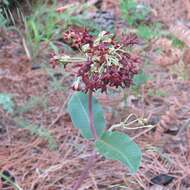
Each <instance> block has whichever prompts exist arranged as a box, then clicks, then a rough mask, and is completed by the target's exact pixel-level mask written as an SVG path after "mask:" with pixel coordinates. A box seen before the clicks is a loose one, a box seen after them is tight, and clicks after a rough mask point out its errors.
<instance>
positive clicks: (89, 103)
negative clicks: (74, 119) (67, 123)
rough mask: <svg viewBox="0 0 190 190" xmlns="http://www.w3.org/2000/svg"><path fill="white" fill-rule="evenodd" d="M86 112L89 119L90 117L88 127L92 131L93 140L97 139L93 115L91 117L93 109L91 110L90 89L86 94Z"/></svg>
mask: <svg viewBox="0 0 190 190" xmlns="http://www.w3.org/2000/svg"><path fill="white" fill-rule="evenodd" d="M88 112H89V119H90V129H91V132H92V135H93V137H94V139H95V140H97V139H98V135H97V132H96V128H95V127H94V117H93V111H92V91H91V90H90V91H89V94H88Z"/></svg>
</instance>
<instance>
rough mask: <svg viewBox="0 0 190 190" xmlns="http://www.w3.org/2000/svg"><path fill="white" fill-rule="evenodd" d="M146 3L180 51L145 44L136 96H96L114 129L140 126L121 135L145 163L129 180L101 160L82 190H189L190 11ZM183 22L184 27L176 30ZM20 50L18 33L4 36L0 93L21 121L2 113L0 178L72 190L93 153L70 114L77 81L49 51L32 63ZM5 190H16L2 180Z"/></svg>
mask: <svg viewBox="0 0 190 190" xmlns="http://www.w3.org/2000/svg"><path fill="white" fill-rule="evenodd" d="M141 2H145V3H147V4H148V5H150V6H151V8H152V12H153V16H152V17H151V19H152V20H151V22H157V21H160V22H162V23H163V25H164V31H169V32H171V33H173V34H174V35H175V37H176V38H179V39H180V40H181V41H183V43H184V44H183V46H182V47H181V46H180V47H179V46H174V45H173V44H172V40H171V39H168V38H167V37H165V36H164V37H163V36H160V37H156V38H153V39H151V40H148V41H146V46H143V47H141V46H140V47H137V49H136V51H137V52H138V53H139V54H141V55H142V56H143V59H144V64H143V66H142V69H143V71H144V73H145V76H147V81H146V82H145V83H144V84H142V85H141V86H140V87H139V89H138V90H137V91H134V90H133V89H128V90H124V91H116V92H114V93H112V94H102V95H99V94H98V95H97V96H98V99H99V100H100V101H101V102H102V104H103V105H104V108H105V110H106V120H107V125H108V126H109V127H110V126H112V125H114V124H117V123H120V122H122V121H124V120H125V119H126V118H127V117H128V116H130V118H129V121H133V120H135V119H138V121H137V122H135V126H136V128H135V129H128V128H121V129H120V130H122V131H124V132H126V133H127V134H128V135H129V136H131V137H132V138H133V139H134V140H135V142H136V143H137V144H139V145H140V147H141V150H142V152H143V158H142V163H141V167H140V169H139V171H138V172H137V173H136V174H135V175H133V176H131V175H130V174H129V172H128V170H127V168H125V167H124V166H122V165H121V164H120V163H118V162H116V161H110V160H105V159H103V158H102V157H100V156H98V157H97V158H96V159H97V160H96V164H95V166H94V167H93V168H92V170H91V171H90V173H89V176H88V177H87V178H86V179H85V181H84V183H83V184H82V186H81V188H80V190H85V189H89V190H90V189H93V190H109V189H110V190H120V189H121V190H122V189H129V190H138V189H139V190H140V189H142V190H188V189H190V181H189V178H190V95H189V94H190V49H189V46H190V43H189V42H188V39H187V40H185V39H186V38H187V35H186V36H185V34H184V33H185V32H182V31H183V30H184V28H185V29H186V30H187V32H190V21H189V22H188V12H187V10H186V6H185V5H184V4H183V3H179V2H181V1H180V0H179V1H175V2H174V1H160V5H158V4H156V5H154V4H155V3H154V1H152V2H151V1H148V0H144V1H141ZM184 2H185V1H184ZM171 3H172V6H170V4H171ZM116 4H117V3H115V1H106V0H105V1H103V4H102V6H101V9H102V10H107V9H108V10H113V11H114V13H115V14H116V16H117V14H118V8H115V7H116ZM179 6H180V7H181V8H180V9H179ZM166 13H167V14H166ZM178 19H182V20H183V21H184V22H183V25H182V24H181V22H180V24H176V21H177V20H178ZM184 23H187V25H185V24H184ZM188 23H189V25H188ZM174 27H175V28H174ZM117 30H118V33H120V30H121V28H117ZM188 30H189V31H188ZM187 32H186V33H187ZM189 34H190V33H189ZM22 45H23V44H22V39H21V38H20V37H19V36H18V35H17V34H15V33H14V32H7V31H6V32H5V35H1V36H0V92H1V93H8V94H11V96H12V98H13V100H14V104H15V106H16V108H15V110H16V113H15V114H14V118H15V119H13V118H12V117H13V116H12V115H11V114H9V113H6V112H5V111H4V110H3V109H1V108H0V171H2V172H5V171H6V172H8V173H9V174H10V175H11V176H12V177H13V178H15V180H16V184H18V186H19V187H20V188H21V189H23V190H61V189H62V190H70V188H71V186H72V185H73V183H74V181H75V180H76V179H77V177H78V176H79V175H80V172H81V171H82V169H83V167H84V165H85V162H86V161H87V159H88V157H89V155H90V152H91V150H92V146H91V144H90V143H89V142H88V141H86V140H84V139H83V138H82V137H81V136H80V135H79V133H78V131H77V130H76V129H75V128H73V126H72V123H71V120H70V118H69V115H68V113H67V112H66V103H67V100H68V98H69V97H70V95H71V94H72V89H70V87H69V86H70V85H71V82H70V79H71V78H70V77H69V76H68V75H67V74H65V72H64V69H63V68H62V67H60V68H59V67H58V68H56V69H52V68H51V67H50V66H48V53H49V52H48V50H47V52H46V53H45V54H44V55H43V56H42V57H40V58H37V59H35V61H29V60H28V58H27V56H26V53H25V51H24V48H23V46H22ZM41 46H42V49H43V46H44V44H41ZM141 48H142V49H141ZM42 54H43V53H42ZM46 55H47V56H46ZM44 57H45V58H44ZM41 59H43V62H46V64H45V65H46V66H47V67H46V66H45V67H44V64H42V66H41V64H40V61H41ZM36 65H37V66H36ZM145 76H144V77H145ZM145 78H146V77H145ZM142 80H144V78H142ZM142 125H143V128H140V126H142ZM131 127H133V126H131ZM0 189H2V190H4V189H14V188H13V187H11V185H9V184H4V182H3V180H2V179H1V180H0Z"/></svg>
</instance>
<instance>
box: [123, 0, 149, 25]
mask: <svg viewBox="0 0 190 190" xmlns="http://www.w3.org/2000/svg"><path fill="white" fill-rule="evenodd" d="M120 10H121V14H122V18H123V19H124V20H127V22H128V24H129V25H130V26H136V25H137V24H138V22H139V21H143V20H144V19H145V18H146V16H147V15H148V14H149V12H150V10H149V8H148V7H146V6H145V5H143V4H138V3H137V2H136V0H120Z"/></svg>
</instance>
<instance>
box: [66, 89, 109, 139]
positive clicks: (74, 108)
mask: <svg viewBox="0 0 190 190" xmlns="http://www.w3.org/2000/svg"><path fill="white" fill-rule="evenodd" d="M92 111H93V114H94V126H95V128H96V131H97V134H98V136H101V135H102V133H103V132H104V129H105V127H106V125H105V120H104V115H103V110H102V107H101V105H100V104H99V103H98V101H97V100H96V99H95V98H94V97H93V98H92ZM68 112H69V115H70V116H71V120H72V122H73V125H74V127H76V128H78V129H79V130H80V132H81V134H82V135H83V136H84V137H85V138H87V139H91V138H93V136H92V133H91V130H90V125H89V124H90V123H89V113H88V95H86V94H85V93H82V92H76V93H75V94H73V95H72V96H71V98H70V100H69V102H68Z"/></svg>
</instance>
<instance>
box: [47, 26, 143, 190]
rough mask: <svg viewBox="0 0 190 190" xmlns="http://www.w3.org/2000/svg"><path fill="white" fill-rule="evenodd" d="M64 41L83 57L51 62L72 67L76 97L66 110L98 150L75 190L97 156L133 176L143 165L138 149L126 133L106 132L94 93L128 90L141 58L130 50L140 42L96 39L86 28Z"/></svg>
mask: <svg viewBox="0 0 190 190" xmlns="http://www.w3.org/2000/svg"><path fill="white" fill-rule="evenodd" d="M63 38H64V41H66V42H67V43H69V44H70V46H71V47H73V48H78V49H80V51H81V55H82V56H81V57H73V56H69V55H65V54H64V53H63V54H55V55H53V56H52V58H51V61H50V63H51V64H52V65H53V67H56V66H57V65H58V64H59V63H61V64H64V67H65V68H67V67H68V64H72V65H73V66H72V68H74V69H71V70H72V71H71V75H72V76H74V77H75V81H74V83H73V85H72V89H73V90H74V93H73V95H72V96H71V98H70V99H69V101H68V104H67V110H68V113H69V115H70V117H71V120H72V123H73V125H74V127H75V128H77V129H79V131H80V133H81V135H82V136H83V137H84V138H86V139H88V140H91V141H93V143H94V147H95V150H94V152H93V153H92V156H91V157H90V158H89V160H88V161H87V163H86V167H85V168H84V170H83V171H82V173H81V175H80V177H79V178H78V180H77V181H76V183H74V185H73V187H72V190H77V189H78V188H79V187H80V186H81V184H82V183H83V180H84V179H85V178H86V176H87V175H88V171H89V170H90V169H91V167H92V166H93V165H94V164H95V158H96V156H97V154H98V153H99V154H101V155H103V156H104V157H105V158H107V159H111V160H118V161H120V162H121V163H123V164H124V165H126V166H127V167H128V169H129V171H130V172H131V174H134V173H136V172H137V170H138V168H139V166H140V162H141V150H140V148H139V146H138V145H137V144H136V143H135V142H134V141H133V140H132V139H131V138H130V137H129V136H128V135H126V134H125V133H122V132H118V131H110V130H109V131H108V130H106V124H105V119H104V113H103V109H102V106H101V104H100V103H99V102H98V100H97V99H96V98H95V97H94V96H93V93H95V92H96V91H98V90H99V91H100V92H102V93H104V92H106V91H107V90H108V88H118V87H121V88H128V87H130V85H131V84H132V79H133V76H134V75H136V74H137V73H138V71H139V69H138V68H139V63H140V61H139V60H140V59H139V57H138V56H136V55H133V54H132V53H131V51H129V49H131V47H132V46H133V45H134V44H137V43H138V40H137V37H136V36H135V35H132V34H131V35H128V36H126V37H125V38H122V39H121V40H117V39H116V37H115V36H114V35H113V34H110V33H108V32H105V31H102V32H101V33H100V34H99V35H98V36H97V37H94V36H92V35H90V34H89V33H88V31H87V30H86V29H84V28H69V29H68V31H66V32H65V33H64V35H63Z"/></svg>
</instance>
